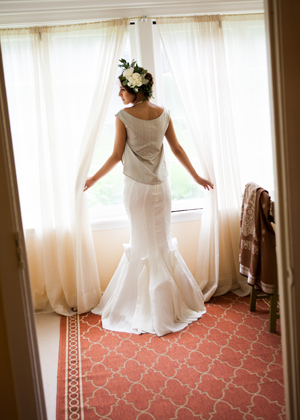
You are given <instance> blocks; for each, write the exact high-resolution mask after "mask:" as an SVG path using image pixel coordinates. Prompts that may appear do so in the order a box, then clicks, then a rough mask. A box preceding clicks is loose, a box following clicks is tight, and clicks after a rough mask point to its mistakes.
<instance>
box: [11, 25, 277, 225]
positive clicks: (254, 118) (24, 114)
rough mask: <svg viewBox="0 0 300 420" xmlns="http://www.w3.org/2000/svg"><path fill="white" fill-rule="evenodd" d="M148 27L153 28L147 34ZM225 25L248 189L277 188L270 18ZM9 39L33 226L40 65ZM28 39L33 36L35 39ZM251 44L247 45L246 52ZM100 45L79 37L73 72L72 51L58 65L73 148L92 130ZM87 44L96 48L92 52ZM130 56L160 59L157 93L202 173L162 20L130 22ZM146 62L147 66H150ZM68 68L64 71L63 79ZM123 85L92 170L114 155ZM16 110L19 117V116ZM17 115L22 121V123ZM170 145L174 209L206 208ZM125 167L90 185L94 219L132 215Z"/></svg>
mask: <svg viewBox="0 0 300 420" xmlns="http://www.w3.org/2000/svg"><path fill="white" fill-rule="evenodd" d="M148 23H149V22H148ZM150 23H151V22H150ZM149 30H150V32H149ZM146 31H148V32H147V33H146ZM223 31H224V36H225V44H226V61H227V63H228V72H229V87H230V94H231V100H232V106H233V113H234V124H235V131H236V139H237V147H238V155H239V162H240V171H241V177H242V184H243V185H242V186H241V188H242V189H243V187H244V185H245V183H247V182H249V181H255V182H257V183H259V184H260V185H262V186H263V187H265V188H266V189H268V190H269V192H270V193H271V194H272V192H273V191H274V179H273V166H272V147H271V133H270V116H269V98H268V81H267V64H266V51H265V49H266V45H265V29H264V21H263V20H257V21H249V22H244V21H243V22H241V24H240V25H239V22H234V24H233V23H232V22H230V21H223ZM152 35H153V43H152V42H149V44H147V48H143V50H142V49H141V48H140V44H141V43H145V40H147V39H149V37H150V36H151V37H152ZM57 36H61V35H57ZM62 37H64V36H62ZM60 41H61V40H60ZM5 42H10V43H14V42H15V44H16V46H15V50H14V53H13V55H12V56H10V57H9V58H8V56H6V57H4V58H6V62H5V63H4V65H5V67H6V69H7V71H6V83H7V92H8V99H9V106H10V117H11V124H12V132H13V137H14V151H15V158H16V165H17V168H18V182H19V183H22V184H23V185H22V189H21V190H22V194H23V195H22V197H21V203H22V202H24V201H25V200H27V201H30V202H31V203H30V204H31V205H30V206H28V209H29V211H27V212H26V211H25V210H24V209H25V206H23V208H22V214H23V219H24V226H25V228H30V227H31V226H32V225H33V223H34V221H35V220H36V218H37V217H40V216H39V215H36V214H35V213H34V212H32V211H31V209H32V207H33V206H34V204H32V203H33V194H32V191H33V189H35V191H36V190H38V188H37V187H36V186H35V181H36V176H35V175H33V172H34V171H35V173H38V163H37V162H38V159H37V156H36V155H37V149H38V145H37V139H38V135H37V133H36V132H34V131H33V129H32V127H33V126H35V125H36V121H35V119H36V118H37V114H35V111H34V110H33V108H34V105H33V104H31V102H29V101H30V95H29V93H28V92H29V91H30V90H32V87H33V85H34V83H35V80H34V75H33V71H32V69H31V68H30V66H29V65H28V63H29V60H27V59H26V54H28V52H26V47H24V45H22V48H21V46H20V45H18V41H14V39H13V38H9V40H6V41H5ZM5 42H4V44H3V51H4V50H5ZM28 42H30V41H29V38H28ZM146 42H147V41H146ZM245 43H246V44H247V49H246V50H247V56H246V57H245ZM61 45H62V48H65V51H66V52H67V51H68V49H67V48H68V37H67V36H65V39H64V42H63V43H62V44H61ZM95 45H96V43H95ZM143 45H144V44H143ZM95 48H96V47H95V46H93V40H92V39H87V40H85V41H83V40H82V38H80V42H78V49H79V51H80V54H78V56H76V57H75V55H76V54H74V56H72V57H71V59H72V71H71V72H70V69H69V67H70V64H69V60H70V57H68V59H66V60H65V61H64V62H63V63H59V65H60V66H64V67H63V70H62V72H60V73H59V72H58V76H57V80H56V81H55V82H56V83H57V87H56V89H57V91H60V95H61V96H57V97H59V98H61V99H59V100H57V104H56V106H57V107H59V110H60V109H63V107H65V108H66V107H68V106H69V107H70V108H72V109H73V111H72V112H73V114H72V112H71V113H70V116H68V118H67V117H66V118H64V121H63V123H62V130H61V132H62V134H60V135H61V136H62V139H63V138H65V137H66V136H64V132H65V133H70V132H71V133H72V138H71V139H68V140H67V142H66V146H65V147H67V148H69V149H70V153H72V144H74V139H75V138H76V139H77V138H79V137H80V136H81V135H82V132H83V130H84V122H85V120H86V118H85V116H86V114H87V112H88V107H87V106H86V104H89V103H90V101H91V95H92V92H90V90H91V89H89V86H91V84H90V80H91V79H92V78H95V77H96V76H97V75H95V74H94V73H95V72H93V60H94V59H95V57H96V56H97V54H96V49H95ZM183 48H184V46H183ZM87 49H88V51H87V52H86V50H87ZM83 53H85V54H86V59H85V60H82V59H81V54H83ZM65 55H67V54H65ZM141 55H143V57H141ZM4 56H5V54H4ZM122 57H123V58H125V59H126V60H127V61H130V60H131V59H133V58H134V59H137V60H138V62H139V63H143V62H144V59H145V57H146V59H147V60H148V62H150V63H152V64H153V65H152V66H151V65H150V67H149V70H150V71H153V70H152V68H155V69H156V73H155V85H154V87H155V89H156V93H155V96H156V97H157V100H158V103H159V104H162V105H164V106H165V107H166V108H167V109H169V110H170V112H171V117H172V120H173V122H174V126H175V131H176V134H177V137H178V140H179V142H180V143H181V144H182V146H183V147H184V149H185V150H186V152H187V154H188V156H189V158H190V160H191V161H192V163H193V165H194V167H195V168H196V170H197V171H198V172H199V174H200V175H201V168H200V163H199V160H198V157H197V153H196V150H195V147H194V144H193V140H192V135H191V133H190V130H189V127H188V123H187V120H186V116H185V113H184V109H183V105H182V103H181V99H180V96H179V93H178V91H177V88H176V85H175V83H174V81H173V77H172V72H171V69H170V66H169V63H168V60H167V56H166V53H165V51H164V48H163V46H162V44H161V42H160V39H159V35H158V30H157V28H156V26H155V25H152V24H151V26H150V25H148V26H147V25H145V24H144V23H143V24H141V23H140V22H139V23H138V24H136V25H130V28H129V35H128V37H127V40H126V43H125V45H124V51H123V54H122ZM142 58H143V60H142ZM147 60H145V61H147ZM149 60H150V61H149ZM151 60H152V61H151ZM144 65H145V64H144ZM68 66H69V67H68ZM145 67H147V66H146V65H145ZM12 69H13V70H12ZM62 73H63V74H64V76H63V77H62V78H61V74H62ZM118 91H119V85H118V80H117V79H116V83H115V88H114V91H113V94H112V97H111V101H110V105H109V109H108V112H107V117H106V121H105V124H104V127H103V130H102V133H101V135H100V137H99V141H98V143H97V145H96V149H95V153H94V158H93V161H92V165H91V168H90V171H89V175H92V174H93V173H95V172H96V171H97V170H98V169H99V168H100V167H101V165H102V164H103V163H104V162H105V161H106V159H107V158H108V157H109V155H110V154H111V151H112V148H113V142H114V136H115V114H116V113H117V112H118V111H119V110H120V109H121V107H122V102H121V100H120V98H119V97H118ZM79 95H80V98H83V99H82V103H80V101H79V100H78V97H79ZM69 99H70V100H71V102H70V103H68V104H69V105H68V104H67V105H66V103H67V100H69ZM74 104H75V105H76V106H75V105H74ZM60 107H61V108H60ZM74 113H76V115H81V116H82V115H83V116H84V117H83V118H81V119H80V121H79V119H78V121H77V119H76V121H75V122H74ZM15 115H17V116H18V118H15ZM15 120H16V121H17V120H18V124H17V123H16V122H15ZM20 121H21V124H20ZM72 142H73V143H72ZM249 144H251V147H249ZM29 145H30V146H29ZM28 147H31V148H32V162H31V165H27V164H26V163H27V161H26V162H25V160H24V159H23V156H24V148H26V149H28ZM165 150H166V157H167V160H168V164H169V172H170V183H171V190H172V210H173V212H180V211H183V210H192V209H199V208H201V207H202V205H203V204H202V203H203V197H204V191H203V189H202V188H201V187H200V186H199V185H197V184H196V183H195V182H194V181H193V179H192V178H191V177H190V175H189V174H188V173H187V171H186V170H185V169H184V168H183V167H182V165H181V164H180V163H179V162H178V161H177V159H176V158H175V156H174V155H173V154H172V153H171V151H170V148H169V146H168V145H166V148H165ZM245 157H247V158H245ZM122 169H123V168H122V164H121V163H120V164H119V165H117V167H116V168H114V170H113V171H111V172H110V173H109V174H108V175H107V176H106V177H105V178H103V179H102V180H100V181H99V182H98V183H97V184H96V185H95V186H94V187H93V188H92V189H90V190H89V191H88V192H87V200H88V206H89V211H90V218H91V222H92V223H95V222H96V221H98V220H110V219H111V220H115V221H116V220H121V219H126V218H127V216H126V212H125V209H124V206H123V197H122V195H123V170H122ZM20 174H21V175H20ZM19 175H20V176H19ZM23 175H24V176H23ZM30 177H31V178H32V182H28V179H29V178H30ZM31 178H30V179H31ZM181 214H182V213H181ZM180 217H181V215H180ZM197 217H198V216H197Z"/></svg>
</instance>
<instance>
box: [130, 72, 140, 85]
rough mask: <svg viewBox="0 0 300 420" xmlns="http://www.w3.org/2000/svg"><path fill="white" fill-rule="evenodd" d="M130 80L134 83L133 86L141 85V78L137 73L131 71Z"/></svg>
mask: <svg viewBox="0 0 300 420" xmlns="http://www.w3.org/2000/svg"><path fill="white" fill-rule="evenodd" d="M131 80H132V83H134V86H142V78H141V75H140V74H139V73H133V75H132V76H131Z"/></svg>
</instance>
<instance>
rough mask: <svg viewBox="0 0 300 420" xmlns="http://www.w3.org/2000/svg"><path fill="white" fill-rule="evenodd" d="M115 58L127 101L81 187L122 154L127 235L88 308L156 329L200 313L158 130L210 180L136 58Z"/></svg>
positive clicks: (119, 327) (116, 327)
mask: <svg viewBox="0 0 300 420" xmlns="http://www.w3.org/2000/svg"><path fill="white" fill-rule="evenodd" d="M120 61H121V64H120V67H122V69H123V72H122V74H121V76H120V77H119V82H120V92H119V96H120V97H121V99H122V101H123V103H124V105H129V104H131V103H132V105H133V106H132V107H130V108H125V109H122V110H121V111H119V112H118V114H116V135H115V143H114V148H113V152H112V155H111V156H110V157H109V159H108V160H107V161H106V162H105V164H104V165H103V166H102V167H101V168H100V169H99V171H98V172H97V173H95V175H93V176H92V177H91V178H88V179H87V180H86V183H85V187H84V191H86V190H87V189H88V188H90V187H92V186H93V185H94V184H95V183H96V182H97V181H98V180H99V179H100V178H102V177H103V176H104V175H106V174H107V173H108V172H109V171H110V170H111V169H112V168H113V167H114V166H115V165H116V164H117V163H118V162H119V161H121V160H122V162H123V165H124V170H123V172H124V175H125V176H124V204H125V208H126V211H127V213H128V216H129V219H130V224H131V230H130V237H131V239H130V244H129V245H127V246H125V250H124V254H123V256H122V258H121V261H120V263H119V265H118V268H117V270H116V272H115V274H114V275H113V277H112V279H111V281H110V283H109V285H108V287H107V289H106V290H105V292H104V294H103V296H102V298H101V301H100V303H99V305H97V307H96V308H94V309H93V310H92V312H93V313H95V314H99V315H102V326H103V328H105V329H108V330H112V331H120V332H128V333H135V334H141V333H151V334H156V335H158V336H162V335H164V334H168V333H171V332H176V331H179V330H181V329H183V328H185V327H186V326H187V325H188V324H189V323H191V322H193V321H195V320H197V319H198V318H201V316H202V315H203V314H204V313H205V307H204V299H203V295H202V292H201V290H200V288H199V286H198V285H197V283H196V281H195V279H194V278H193V276H192V274H191V273H190V271H189V269H188V268H187V266H186V264H185V262H184V261H183V259H182V257H181V255H180V254H179V252H178V250H177V244H176V242H175V241H174V240H173V239H172V237H171V232H170V219H171V192H170V186H169V181H168V179H167V176H168V171H167V167H166V161H165V156H164V148H163V139H164V136H165V137H166V139H167V141H168V143H169V145H170V147H171V150H172V152H173V153H174V154H175V156H176V157H177V158H178V160H179V161H180V162H181V163H182V164H183V166H184V167H185V168H186V169H187V171H188V172H189V173H190V174H191V176H192V177H193V178H194V180H195V181H196V182H197V183H198V184H199V185H201V186H202V187H204V188H205V189H207V190H209V189H210V188H213V185H212V184H211V183H210V182H209V181H207V180H205V179H203V178H201V177H200V176H199V175H198V174H197V173H196V171H195V169H194V168H193V166H192V164H191V162H190V160H189V159H188V157H187V155H186V153H185V151H184V150H183V148H182V147H181V146H180V144H179V142H178V140H177V138H176V135H175V131H174V127H173V123H172V120H171V118H170V114H169V112H168V111H167V110H166V109H165V108H163V107H160V106H157V105H155V104H153V103H152V102H150V98H151V97H152V85H153V79H152V76H151V74H150V73H147V71H146V70H144V69H143V68H141V67H139V66H138V65H137V64H136V62H132V63H131V64H129V63H127V62H126V61H125V60H120Z"/></svg>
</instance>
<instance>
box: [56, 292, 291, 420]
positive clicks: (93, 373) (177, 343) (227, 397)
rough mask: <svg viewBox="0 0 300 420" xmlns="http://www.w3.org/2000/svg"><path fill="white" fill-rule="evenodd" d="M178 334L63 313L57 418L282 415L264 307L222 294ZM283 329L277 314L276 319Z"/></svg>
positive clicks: (273, 337)
mask: <svg viewBox="0 0 300 420" xmlns="http://www.w3.org/2000/svg"><path fill="white" fill-rule="evenodd" d="M206 309H207V313H206V314H205V315H204V316H203V318H202V319H200V320H199V321H197V322H194V323H193V324H191V325H189V326H188V327H187V328H185V329H184V330H182V331H180V332H179V333H175V334H169V335H166V336H164V337H160V338H158V337H156V336H153V335H150V334H142V335H134V334H126V333H114V332H111V331H105V330H103V329H102V326H101V318H100V317H99V316H97V315H93V314H91V313H89V314H84V315H80V316H73V317H69V318H66V317H61V332H60V354H59V366H58V384H57V420H83V419H85V420H97V419H111V420H115V419H122V420H128V419H139V420H150V419H155V420H157V419H162V420H170V419H184V420H189V419H207V420H210V419H226V420H229V419H230V420H236V419H247V420H251V419H263V420H267V419H272V420H274V419H285V408H284V389H283V369H282V357H281V342H280V333H279V332H277V333H276V334H271V333H269V332H268V328H269V326H268V325H269V322H268V318H269V315H268V310H269V308H268V306H267V304H266V302H264V301H262V300H261V301H258V302H257V311H256V312H255V313H250V312H249V297H247V298H239V297H237V296H235V295H234V294H231V293H230V294H227V295H225V296H221V297H218V298H213V299H211V301H210V303H209V304H207V305H206ZM277 331H280V321H278V322H277Z"/></svg>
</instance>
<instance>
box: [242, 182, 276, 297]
mask: <svg viewBox="0 0 300 420" xmlns="http://www.w3.org/2000/svg"><path fill="white" fill-rule="evenodd" d="M271 222H274V219H273V206H272V202H271V199H270V196H269V193H268V191H266V190H265V189H263V188H260V187H259V186H258V185H257V184H255V183H253V182H250V183H249V184H247V185H246V187H245V193H244V199H243V203H242V212H241V221H240V251H239V262H240V273H241V274H242V275H244V276H246V277H247V278H248V279H247V281H248V284H250V285H251V286H254V287H255V288H256V289H261V290H263V291H264V292H265V293H269V294H273V293H274V290H275V286H276V282H277V274H276V245H275V232H274V229H273V227H272V225H271Z"/></svg>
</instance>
